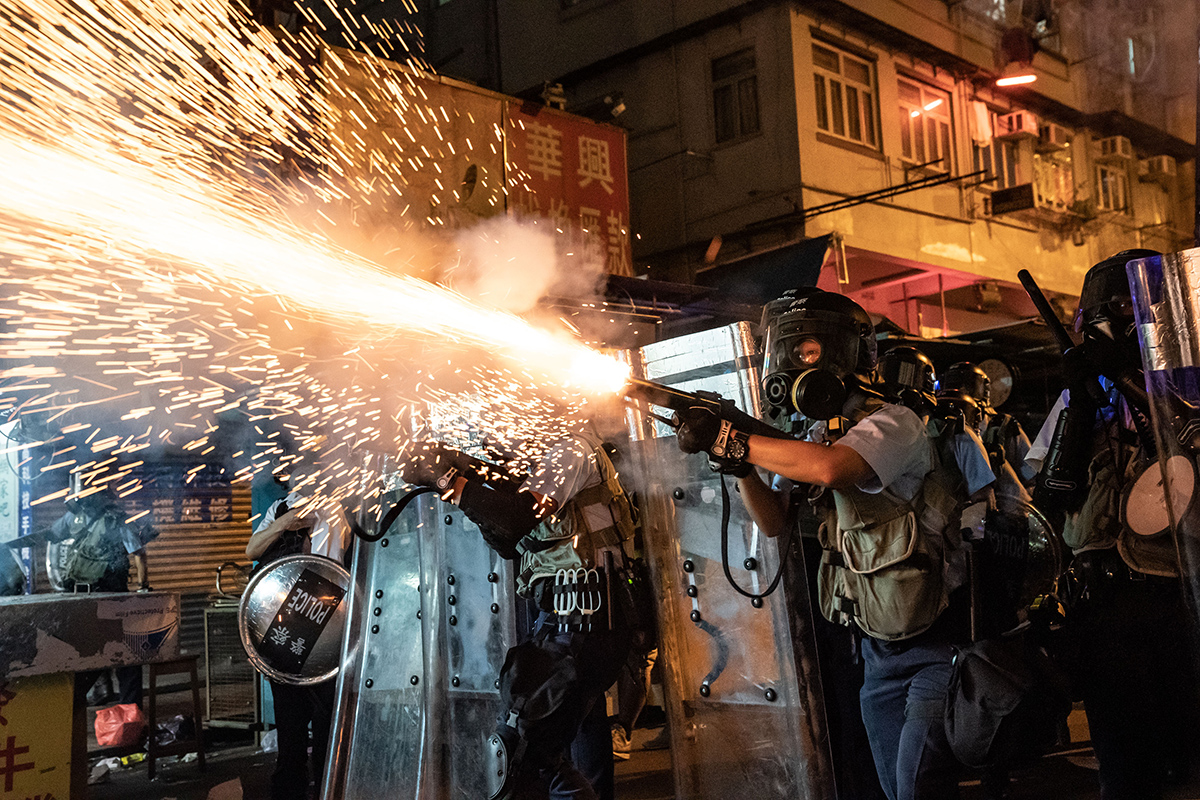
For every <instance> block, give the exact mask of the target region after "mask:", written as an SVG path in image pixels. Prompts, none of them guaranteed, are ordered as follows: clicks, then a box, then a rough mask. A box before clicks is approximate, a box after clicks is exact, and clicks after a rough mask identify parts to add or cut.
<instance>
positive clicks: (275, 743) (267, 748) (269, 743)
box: [258, 728, 279, 753]
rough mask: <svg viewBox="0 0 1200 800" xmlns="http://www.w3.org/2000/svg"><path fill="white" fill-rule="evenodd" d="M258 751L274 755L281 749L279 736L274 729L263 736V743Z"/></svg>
mask: <svg viewBox="0 0 1200 800" xmlns="http://www.w3.org/2000/svg"><path fill="white" fill-rule="evenodd" d="M258 749H259V750H261V751H262V752H264V753H274V752H275V751H276V750H278V749H279V736H278V734H277V733H276V731H275V729H274V728H272V729H271V730H269V731H267V732H266V733H264V734H263V737H262V743H261V744H260V745H259V746H258Z"/></svg>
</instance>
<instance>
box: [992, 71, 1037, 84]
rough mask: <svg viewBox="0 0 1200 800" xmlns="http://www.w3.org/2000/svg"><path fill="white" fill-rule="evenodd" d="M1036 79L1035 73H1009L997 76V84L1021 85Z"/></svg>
mask: <svg viewBox="0 0 1200 800" xmlns="http://www.w3.org/2000/svg"><path fill="white" fill-rule="evenodd" d="M1036 80H1037V75H1034V74H1032V73H1030V74H1028V75H1010V76H1008V77H1004V78H997V79H996V85H997V86H1023V85H1024V84H1027V83H1033V82H1034V81H1036Z"/></svg>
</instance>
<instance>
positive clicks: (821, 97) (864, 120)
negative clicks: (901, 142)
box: [813, 44, 879, 148]
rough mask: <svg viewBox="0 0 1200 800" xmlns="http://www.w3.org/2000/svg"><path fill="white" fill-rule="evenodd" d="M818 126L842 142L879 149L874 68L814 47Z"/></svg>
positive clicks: (822, 47)
mask: <svg viewBox="0 0 1200 800" xmlns="http://www.w3.org/2000/svg"><path fill="white" fill-rule="evenodd" d="M813 82H814V84H815V89H816V100H817V127H818V128H820V129H821V130H823V131H825V132H826V133H829V134H832V135H834V136H837V137H839V138H842V139H849V140H850V141H853V142H858V143H859V144H865V145H867V146H868V147H872V148H874V147H878V138H879V134H878V125H877V124H876V119H875V76H874V65H872V64H871V63H870V62H868V61H864V60H862V59H861V58H855V57H854V56H852V55H850V54H849V53H843V52H842V51H840V50H835V49H833V48H832V47H826V46H825V45H819V44H814V45H813Z"/></svg>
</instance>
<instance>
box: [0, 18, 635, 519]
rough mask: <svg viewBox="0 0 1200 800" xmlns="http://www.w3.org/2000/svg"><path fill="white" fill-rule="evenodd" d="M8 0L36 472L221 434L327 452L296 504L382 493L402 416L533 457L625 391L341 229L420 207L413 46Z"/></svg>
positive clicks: (6, 214) (120, 461) (248, 456)
mask: <svg viewBox="0 0 1200 800" xmlns="http://www.w3.org/2000/svg"><path fill="white" fill-rule="evenodd" d="M0 6H3V10H4V18H5V19H6V21H8V22H9V23H10V24H8V25H6V26H4V27H0V112H2V114H3V117H2V119H0V164H3V165H4V167H3V169H2V170H0V276H2V277H3V280H4V282H5V283H6V300H5V301H4V302H3V303H0V321H2V322H3V328H2V329H0V410H2V411H5V412H7V413H10V414H11V416H12V417H13V418H19V419H22V420H23V421H24V424H25V436H26V438H27V439H28V438H30V437H32V438H33V439H35V440H37V439H39V438H40V440H41V441H40V447H38V448H37V452H39V453H40V454H41V455H40V456H39V457H38V459H37V469H38V471H39V474H46V473H50V472H55V471H67V472H70V473H74V474H77V475H78V476H80V478H82V482H83V485H84V486H85V487H87V488H86V489H85V491H87V492H90V491H98V490H99V488H100V487H103V486H108V487H111V488H113V489H115V490H116V491H117V493H118V494H119V495H121V496H123V497H124V496H129V495H132V494H133V493H135V492H137V491H138V490H139V489H140V488H141V484H140V482H139V479H138V474H139V473H138V471H137V467H138V466H140V464H141V461H140V460H139V455H138V454H139V453H140V452H141V451H147V450H149V449H150V448H156V447H173V448H181V449H182V450H183V451H185V452H189V453H193V454H195V455H197V456H199V457H201V458H200V460H202V461H203V460H204V459H203V457H204V456H206V455H208V454H209V453H213V452H217V453H218V455H220V454H224V453H229V452H232V456H233V459H234V462H235V464H236V465H237V468H236V473H237V477H238V478H243V479H250V478H251V477H252V476H253V475H254V474H256V473H258V472H260V471H262V470H272V471H276V472H287V471H289V470H291V469H292V467H294V466H296V465H297V464H298V463H300V462H301V461H306V460H307V461H319V463H320V471H319V474H318V475H317V476H315V477H311V478H309V479H308V480H309V486H308V487H307V489H308V491H309V493H310V494H312V495H313V496H315V497H317V498H319V499H321V500H324V501H332V500H340V499H342V498H346V497H362V496H364V495H369V496H374V495H375V494H376V493H377V487H378V483H379V482H378V480H376V478H377V477H378V472H380V471H382V470H386V469H388V467H387V463H386V458H385V456H387V455H392V456H394V454H395V453H396V452H398V451H399V449H400V448H401V447H402V445H403V443H404V441H405V439H406V436H407V431H408V430H410V429H411V428H412V427H413V426H414V425H417V426H420V425H423V426H424V428H425V430H426V431H427V432H428V431H429V430H430V426H431V425H432V426H433V429H432V433H433V434H435V435H438V436H440V437H441V438H445V439H447V440H450V441H454V442H456V443H458V444H460V445H462V446H465V447H468V448H469V447H472V446H477V445H478V442H479V437H480V436H481V435H482V436H484V437H485V438H487V439H488V440H489V441H492V442H500V443H503V444H504V449H506V450H507V451H508V452H510V453H514V452H515V453H520V454H521V457H524V458H530V457H534V456H535V455H536V453H537V452H539V451H540V450H542V449H544V448H545V447H546V445H547V442H548V441H549V440H551V439H553V438H554V437H555V436H557V435H561V433H562V432H563V431H564V430H566V428H567V426H569V425H571V424H573V423H571V422H569V421H567V420H568V419H577V418H578V417H579V411H578V410H579V408H580V407H581V406H585V405H586V398H587V397H588V396H601V395H605V394H611V393H612V392H613V391H614V390H616V389H617V388H619V387H620V386H621V385H622V383H623V382H624V379H625V377H626V375H627V368H626V367H625V365H623V364H621V363H620V362H619V361H616V360H614V359H612V358H609V357H608V356H605V355H602V354H600V353H598V352H596V351H594V350H591V349H589V348H587V347H584V346H582V345H581V344H579V343H578V342H576V341H574V340H572V339H571V338H569V337H568V336H566V335H565V334H559V333H551V332H548V331H545V330H542V329H539V328H535V327H533V326H531V325H529V324H527V323H526V322H524V321H522V320H521V319H519V318H518V317H515V316H512V315H510V314H506V313H503V312H500V311H496V310H491V309H486V308H482V307H479V306H477V305H474V304H472V303H471V302H469V301H468V300H466V299H465V298H463V297H462V296H460V295H458V294H455V293H454V292H451V291H449V290H447V289H445V288H443V287H440V286H437V285H435V284H433V283H430V282H428V281H426V280H423V279H421V278H418V277H410V276H409V275H408V274H406V270H407V269H408V266H409V265H407V264H404V263H395V252H394V251H395V250H396V249H397V248H395V247H393V248H391V250H390V251H389V256H390V260H389V263H388V264H387V265H386V267H385V266H381V264H380V263H377V262H376V261H373V260H371V259H370V258H368V257H366V256H364V255H360V254H358V253H356V252H354V251H352V250H351V249H347V247H346V246H342V245H340V244H338V242H341V241H344V240H345V234H346V232H347V231H348V230H349V231H350V232H351V233H352V232H353V229H354V224H353V222H352V220H354V219H356V218H360V217H361V218H366V217H369V216H372V215H374V216H376V217H378V216H379V215H380V214H388V215H393V214H394V212H395V210H396V209H398V208H401V207H402V208H404V209H408V208H414V207H415V208H428V207H429V206H430V202H431V201H430V198H429V197H428V196H425V197H422V196H415V195H419V192H417V191H415V190H411V189H410V187H412V186H413V185H415V184H416V183H418V182H419V181H418V180H417V177H418V176H421V175H423V174H425V173H429V172H430V171H431V170H432V171H433V172H435V173H436V172H438V171H440V167H439V166H438V163H437V159H436V158H434V157H433V155H432V154H431V153H430V148H433V149H434V150H435V151H439V152H441V151H443V150H444V149H445V148H449V150H450V152H453V148H454V143H453V142H452V141H450V140H449V139H448V138H446V135H445V134H444V132H443V130H442V128H443V126H446V124H447V123H449V121H450V118H451V116H450V114H449V113H447V110H446V109H445V108H444V107H437V106H434V105H432V104H430V102H429V101H428V99H427V98H426V95H425V93H424V91H423V90H422V88H421V85H420V84H419V83H418V82H416V81H415V80H414V79H413V78H412V77H411V75H413V74H416V73H419V72H420V70H421V68H422V65H421V64H420V63H419V62H418V61H417V60H416V59H409V60H408V65H407V66H408V67H409V70H408V71H401V70H398V69H395V68H394V66H393V65H386V64H385V62H382V61H379V60H372V59H369V58H365V57H362V56H357V55H354V54H351V53H347V52H344V51H335V50H331V49H329V48H326V47H324V45H322V44H320V42H319V41H318V40H317V38H316V36H315V35H313V33H312V32H311V31H312V28H311V26H310V27H308V28H304V29H302V31H301V33H299V34H296V35H286V34H279V33H278V32H270V31H267V30H265V29H262V28H259V27H257V26H255V25H254V24H252V23H250V22H249V21H248V20H247V19H245V18H243V17H242V16H241V15H240V14H239V13H237V12H235V11H233V10H232V9H231V8H225V9H216V8H215V7H214V4H212V3H208V2H205V0H158V1H157V2H149V1H148V0H128V2H119V1H118V0H113V1H112V2H89V1H88V0H76V1H75V2H65V1H64V2H60V1H59V0H0ZM314 21H315V18H314ZM379 24H382V23H377V24H376V25H379ZM364 25H366V27H365V28H364V30H367V31H368V32H371V33H376V34H377V33H380V32H381V31H379V30H377V29H376V30H372V29H371V28H372V26H371V25H369V24H367V23H364ZM406 27H407V26H406ZM409 32H410V33H412V32H413V31H412V30H411V28H410V29H409ZM318 55H319V57H318ZM453 113H457V112H453ZM418 120H419V122H418ZM368 129H371V130H383V131H391V132H392V133H391V134H385V136H384V138H385V139H386V140H387V141H388V142H389V143H390V144H391V145H393V146H394V147H392V148H390V149H388V150H387V151H385V150H381V149H380V148H379V147H377V146H375V145H369V144H368V143H367V141H368V140H370V139H371V137H370V136H368V135H367V133H366V131H368ZM360 134H361V135H360ZM495 134H496V137H497V141H496V142H493V143H483V142H477V143H476V144H475V146H477V147H482V146H485V144H486V145H487V146H490V147H492V148H493V149H494V148H495V147H496V146H497V145H498V144H502V143H501V142H500V138H501V135H502V134H501V132H500V131H499V130H496V131H495ZM364 137H365V138H364ZM467 146H471V145H470V142H469V141H468V145H467ZM363 164H369V165H370V169H369V170H363V169H361V168H358V167H359V166H361V165H363ZM434 183H435V184H436V186H437V187H438V188H439V189H441V188H442V187H443V183H442V181H441V180H440V179H438V178H434ZM423 185H424V184H423ZM452 192H453V189H452V188H451V189H450V190H449V191H448V192H447V193H448V194H450V193H452ZM408 216H409V217H411V216H413V215H411V214H410V215H408ZM427 221H428V220H418V223H420V224H424V223H426V222H427ZM404 225H405V228H406V229H407V230H409V231H410V232H414V231H415V229H414V225H413V223H412V222H411V221H407V222H405V223H404ZM414 241H416V239H415V232H414ZM409 271H412V272H418V271H419V270H418V269H417V267H416V266H415V265H413V269H412V270H409ZM570 409H575V411H574V412H573V413H566V414H564V411H565V410H567V411H569V410H570ZM285 442H286V444H285ZM8 449H9V450H14V449H15V445H11V444H10V445H9V446H8ZM21 452H25V451H24V450H22V451H21ZM151 452H153V451H151ZM367 453H371V454H373V455H369V456H368V455H364V454H367ZM62 483H63V481H58V482H57V483H56V489H55V490H54V491H51V492H47V493H45V494H44V495H43V496H42V497H39V498H38V501H41V502H45V501H49V500H53V499H60V498H65V497H66V496H67V495H68V491H67V490H66V489H61V488H57V487H58V486H61V485H62Z"/></svg>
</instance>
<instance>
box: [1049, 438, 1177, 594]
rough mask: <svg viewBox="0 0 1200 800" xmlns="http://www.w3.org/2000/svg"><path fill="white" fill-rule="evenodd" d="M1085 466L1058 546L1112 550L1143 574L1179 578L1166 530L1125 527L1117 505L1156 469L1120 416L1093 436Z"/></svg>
mask: <svg viewBox="0 0 1200 800" xmlns="http://www.w3.org/2000/svg"><path fill="white" fill-rule="evenodd" d="M1091 456H1092V458H1091V462H1090V463H1089V464H1088V494H1087V497H1086V498H1085V499H1084V501H1083V505H1082V506H1080V508H1079V510H1078V511H1077V512H1075V513H1074V514H1068V515H1067V518H1066V519H1065V520H1064V521H1063V531H1062V537H1063V541H1064V542H1065V543H1066V545H1067V546H1068V547H1070V548H1071V551H1072V552H1073V553H1079V552H1082V551H1085V550H1102V549H1106V548H1111V547H1114V546H1115V547H1116V548H1117V552H1119V553H1120V554H1121V558H1122V560H1124V562H1125V563H1126V564H1127V565H1128V566H1129V568H1130V569H1132V570H1134V571H1136V572H1142V573H1146V574H1148V575H1161V576H1163V577H1168V578H1174V577H1177V576H1178V575H1179V562H1178V558H1177V556H1176V553H1175V541H1174V539H1173V538H1172V536H1171V533H1170V531H1166V532H1164V533H1162V534H1160V535H1158V536H1139V535H1138V534H1136V533H1134V532H1133V531H1131V530H1130V529H1129V527H1128V526H1127V525H1126V524H1125V517H1124V515H1123V514H1122V503H1123V502H1124V500H1125V498H1126V494H1127V493H1128V491H1129V489H1130V488H1131V487H1132V486H1133V483H1134V481H1135V480H1136V479H1137V477H1138V476H1139V475H1141V474H1142V472H1143V471H1144V470H1146V469H1148V468H1149V469H1158V467H1157V465H1156V463H1155V461H1154V460H1153V459H1151V458H1149V457H1148V456H1147V454H1146V452H1145V451H1144V449H1143V448H1142V446H1141V443H1140V442H1138V441H1137V440H1136V437H1135V436H1134V435H1133V432H1132V431H1129V430H1127V429H1126V428H1125V427H1124V426H1123V425H1122V424H1121V422H1120V417H1119V414H1114V415H1113V418H1112V419H1110V420H1105V421H1104V423H1103V425H1102V428H1101V430H1100V431H1099V432H1098V435H1097V436H1096V438H1095V440H1094V443H1093V447H1092V453H1091Z"/></svg>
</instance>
